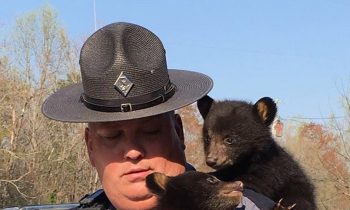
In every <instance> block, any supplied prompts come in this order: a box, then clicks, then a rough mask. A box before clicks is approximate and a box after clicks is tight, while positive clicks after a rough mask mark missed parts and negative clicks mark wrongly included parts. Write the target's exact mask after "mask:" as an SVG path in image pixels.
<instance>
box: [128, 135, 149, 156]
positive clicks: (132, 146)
mask: <svg viewBox="0 0 350 210" xmlns="http://www.w3.org/2000/svg"><path fill="white" fill-rule="evenodd" d="M145 152H146V151H145V149H144V147H143V146H142V144H140V142H137V140H135V139H132V140H129V141H128V143H127V145H126V148H125V153H124V159H125V160H128V159H129V160H138V159H142V158H144V157H145Z"/></svg>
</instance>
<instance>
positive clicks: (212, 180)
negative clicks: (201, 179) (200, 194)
mask: <svg viewBox="0 0 350 210" xmlns="http://www.w3.org/2000/svg"><path fill="white" fill-rule="evenodd" d="M207 181H208V182H209V183H210V184H216V183H218V182H220V180H219V179H218V178H216V177H215V176H210V177H208V178H207Z"/></svg>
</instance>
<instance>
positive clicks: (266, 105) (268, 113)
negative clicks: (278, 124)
mask: <svg viewBox="0 0 350 210" xmlns="http://www.w3.org/2000/svg"><path fill="white" fill-rule="evenodd" d="M253 112H254V115H255V116H257V117H258V119H259V121H260V122H261V123H263V124H264V125H266V126H270V125H271V123H272V122H273V120H274V119H275V117H276V113H277V105H276V103H275V102H274V101H273V99H272V98H270V97H263V98H261V99H259V100H258V101H257V102H256V103H255V104H254V107H253Z"/></svg>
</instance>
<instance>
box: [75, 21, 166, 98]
mask: <svg viewBox="0 0 350 210" xmlns="http://www.w3.org/2000/svg"><path fill="white" fill-rule="evenodd" d="M80 67H81V74H82V81H83V88H84V94H85V95H86V96H88V97H91V98H94V99H101V100H114V99H123V100H124V99H127V98H134V97H138V96H143V95H145V94H149V93H152V92H155V91H157V90H160V89H164V87H165V86H166V85H167V84H168V83H169V75H168V70H167V64H166V57H165V50H164V47H163V45H162V43H161V41H160V39H159V38H158V37H157V36H156V35H155V34H153V33H152V32H151V31H149V30H147V29H146V28H143V27H141V26H138V25H135V24H130V23H114V24H110V25H107V26H105V27H103V28H101V29H100V30H98V31H96V32H95V33H94V34H93V35H92V36H90V37H89V38H88V40H87V41H86V42H85V44H84V45H83V47H82V49H81V53H80ZM121 75H123V77H125V78H127V81H128V82H129V83H130V84H132V86H130V89H128V90H127V91H126V92H124V93H123V92H122V91H120V90H118V87H117V88H116V87H115V83H116V81H117V79H118V78H119V77H120V76H121Z"/></svg>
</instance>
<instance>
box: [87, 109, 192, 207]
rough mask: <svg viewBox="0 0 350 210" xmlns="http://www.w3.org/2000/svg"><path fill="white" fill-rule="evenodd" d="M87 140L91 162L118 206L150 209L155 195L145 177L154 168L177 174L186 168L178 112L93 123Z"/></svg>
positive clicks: (156, 170) (111, 199) (173, 174)
mask: <svg viewBox="0 0 350 210" xmlns="http://www.w3.org/2000/svg"><path fill="white" fill-rule="evenodd" d="M85 141H86V145H87V148H88V153H89V157H90V161H91V164H92V165H93V166H94V167H95V168H96V170H97V172H98V175H99V178H100V180H101V182H102V186H103V188H104V190H105V192H106V194H107V196H108V198H109V199H110V201H111V202H112V204H113V205H114V206H115V207H116V208H117V209H149V208H152V207H154V205H155V203H156V198H155V197H154V196H153V195H152V194H151V193H150V192H149V191H148V189H147V187H146V185H145V177H146V176H147V175H148V174H150V173H153V172H161V173H165V174H166V175H168V176H176V175H178V174H180V173H182V172H184V171H185V167H184V165H185V161H186V160H185V155H184V148H185V146H184V139H183V130H182V123H181V119H180V117H179V116H177V115H174V114H172V113H166V114H161V115H157V116H152V117H147V118H141V119H135V120H128V121H119V122H103V123H90V124H89V127H88V128H86V130H85Z"/></svg>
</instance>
